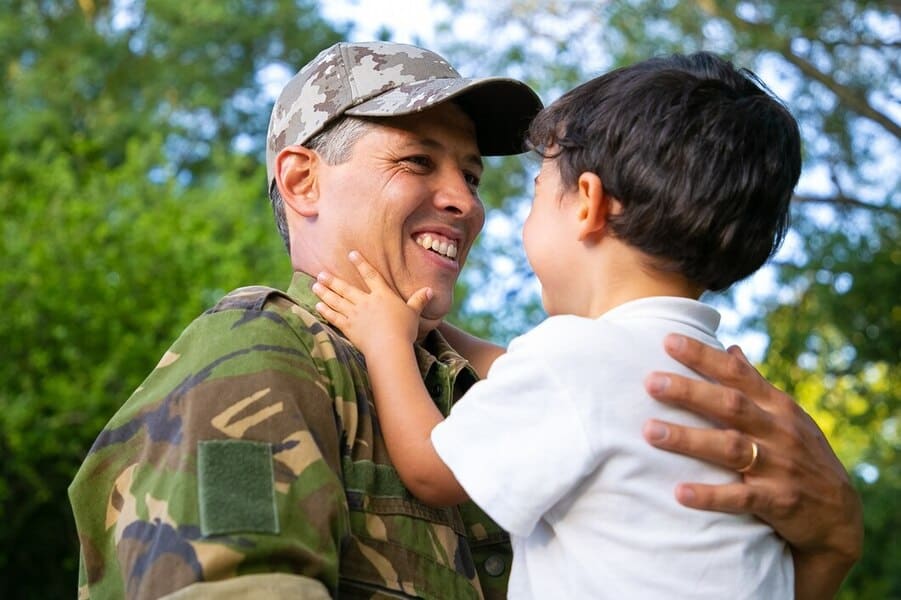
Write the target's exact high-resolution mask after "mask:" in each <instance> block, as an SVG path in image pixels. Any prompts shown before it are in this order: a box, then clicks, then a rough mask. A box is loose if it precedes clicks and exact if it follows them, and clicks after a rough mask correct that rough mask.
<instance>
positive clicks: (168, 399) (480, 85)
mask: <svg viewBox="0 0 901 600" xmlns="http://www.w3.org/2000/svg"><path fill="white" fill-rule="evenodd" d="M540 106H541V105H540V102H539V100H538V99H537V97H536V96H535V94H534V93H533V92H532V91H531V90H529V89H528V88H527V87H526V86H524V85H523V84H521V83H519V82H516V81H512V80H509V79H502V78H490V79H478V80H474V79H464V78H461V77H460V76H459V75H458V74H457V73H456V71H454V70H453V69H452V68H451V67H450V66H449V65H448V64H447V62H446V61H444V60H443V59H442V58H441V57H439V56H437V55H435V54H433V53H431V52H428V51H426V50H422V49H420V48H415V47H412V46H405V45H400V44H390V43H368V44H338V45H335V46H333V47H331V48H328V49H326V50H324V51H323V52H322V53H321V54H320V55H319V56H317V57H316V59H314V60H313V61H312V62H311V63H310V64H308V65H307V66H306V67H304V68H303V69H302V70H301V71H300V72H299V73H298V74H297V75H296V76H295V77H294V78H293V79H292V80H291V81H290V82H289V83H288V85H287V86H286V87H285V90H284V91H283V92H282V94H281V96H280V97H279V99H278V101H277V102H276V105H275V109H274V110H273V114H272V119H271V122H270V131H269V144H268V148H267V172H268V184H269V194H270V199H271V201H272V203H273V208H274V211H275V214H276V221H277V224H278V228H279V231H280V232H281V233H282V236H283V239H284V240H285V242H286V245H287V246H288V250H289V253H290V255H291V260H292V265H293V268H294V271H295V273H294V279H293V281H292V283H291V286H290V287H289V288H288V290H287V292H284V293H283V292H279V291H276V290H271V289H268V288H259V287H254V288H242V289H239V290H236V291H234V292H232V293H231V294H228V295H227V296H226V297H225V298H223V299H222V300H221V301H220V302H219V303H218V304H217V305H216V306H215V307H213V308H212V309H210V310H209V311H207V313H205V314H204V315H202V316H201V317H199V318H198V319H197V320H196V321H195V322H194V323H192V324H191V325H190V326H189V327H188V328H187V329H186V330H185V331H184V332H183V334H182V335H181V337H180V338H179V339H178V340H177V341H176V342H175V344H174V345H173V346H172V348H171V349H170V350H169V351H167V352H166V354H165V355H164V356H163V358H162V359H161V361H160V363H159V364H158V365H157V367H156V369H155V370H154V371H153V372H152V373H151V374H150V375H149V377H148V378H147V380H146V381H145V382H144V384H143V385H142V386H141V387H140V388H139V389H138V390H137V391H136V392H135V394H134V395H133V396H132V397H131V398H130V399H129V400H128V401H127V402H126V404H125V405H124V406H123V407H122V409H121V410H120V411H119V412H118V413H117V414H116V415H115V416H114V417H113V418H112V420H111V421H110V423H109V424H108V425H107V427H106V428H105V429H104V431H103V432H102V433H101V434H100V436H99V437H98V438H97V441H96V442H95V444H94V446H93V447H92V449H91V452H90V454H89V456H88V457H87V458H86V459H85V462H84V464H83V465H82V468H81V469H80V470H79V473H78V474H77V476H76V478H75V481H74V482H73V484H72V487H71V489H70V496H71V498H72V504H73V508H74V512H75V517H76V522H77V526H78V531H79V536H80V539H81V545H82V552H81V559H82V560H81V565H82V569H81V577H80V589H79V595H80V596H81V597H92V598H118V597H123V596H127V597H129V598H158V597H167V598H194V597H217V598H219V597H224V598H232V597H234V598H239V597H240V598H254V597H260V598H280V597H294V598H298V597H299V598H327V597H333V596H335V595H338V594H339V593H340V596H341V597H342V598H359V597H367V598H372V597H383V598H384V597H427V598H479V597H497V598H500V597H503V596H504V592H505V587H506V577H507V574H508V571H509V564H510V563H509V560H510V548H509V543H508V538H507V536H506V534H505V533H504V532H503V531H502V530H500V528H498V527H497V526H496V525H494V524H493V523H492V522H491V521H490V520H488V519H487V517H486V516H485V515H484V514H483V513H481V511H479V510H478V508H477V507H475V506H474V505H472V504H467V505H463V506H462V507H461V508H459V509H433V508H430V507H428V506H425V505H423V504H421V503H419V502H418V501H416V500H415V499H414V498H413V497H412V496H411V495H410V494H409V492H407V490H405V489H404V487H403V486H402V485H401V483H400V481H399V479H398V477H397V474H396V473H395V471H394V469H393V468H392V466H391V463H390V461H389V459H388V456H387V453H386V450H385V446H384V443H383V440H382V438H381V435H380V430H379V425H378V418H377V415H375V413H374V408H373V406H372V403H371V402H370V398H369V395H370V388H369V383H368V377H367V373H366V367H365V363H364V360H363V357H362V356H361V355H360V354H359V352H357V350H356V349H355V348H354V347H353V346H351V345H350V344H349V342H347V340H346V339H345V338H343V337H342V336H341V334H340V333H339V332H337V331H335V330H333V329H331V328H330V327H328V326H327V325H326V324H325V321H323V320H322V319H321V318H320V317H319V316H318V314H317V313H316V311H315V309H314V305H315V302H316V298H315V296H314V295H313V294H312V292H311V290H310V289H309V287H310V285H311V283H312V278H311V277H310V275H309V274H310V273H317V272H319V271H320V270H323V269H328V270H329V271H331V272H333V273H336V274H338V275H340V276H341V277H344V278H346V279H351V280H354V279H353V277H355V275H354V273H355V270H354V269H353V266H352V265H351V264H350V263H349V262H348V261H347V259H346V256H347V252H348V251H349V250H350V249H351V248H355V249H358V250H360V251H361V252H362V253H363V254H364V255H365V256H367V257H368V258H369V259H370V261H371V262H372V264H373V265H374V266H375V267H376V268H377V269H378V270H379V271H380V273H381V274H382V276H383V277H384V278H385V279H386V280H387V281H388V282H389V283H390V285H391V286H392V287H393V288H394V289H395V290H397V291H398V292H399V293H400V294H401V295H402V296H404V297H408V296H409V295H410V294H411V293H412V292H413V291H415V290H417V289H419V288H421V287H424V286H429V287H431V288H432V289H433V291H434V296H433V298H432V300H431V301H430V303H429V304H428V306H427V307H426V309H425V310H424V311H423V315H424V319H423V322H422V324H421V328H420V341H419V343H418V345H417V347H416V353H417V357H418V362H419V366H420V370H421V373H422V377H423V380H424V381H425V383H426V385H427V388H428V389H429V391H430V394H431V395H432V397H433V399H434V401H435V403H436V404H437V405H438V406H439V408H440V409H441V410H442V412H444V413H445V414H446V413H447V412H448V411H449V410H450V406H451V405H452V404H453V403H454V402H455V401H456V399H458V398H459V397H460V396H461V395H462V393H463V392H464V391H465V390H466V389H467V388H468V387H469V386H470V385H472V383H473V382H474V381H475V380H476V377H477V376H476V374H475V372H474V371H473V370H472V369H471V367H470V366H469V365H468V364H467V363H466V362H465V361H464V360H463V359H462V358H461V357H460V356H459V355H458V354H457V353H456V352H454V350H453V349H452V348H451V347H450V346H449V345H448V344H447V342H446V341H445V340H444V338H443V337H441V335H440V334H439V333H438V332H437V331H435V327H436V326H437V324H438V323H440V321H441V319H442V318H443V317H444V316H445V314H446V313H447V312H448V310H449V309H450V306H451V300H452V292H453V286H454V283H455V281H456V278H457V276H458V274H459V269H460V268H461V266H462V265H463V263H464V261H465V258H466V255H467V252H468V250H469V248H470V247H471V245H472V242H473V240H474V238H475V236H476V234H477V233H478V231H479V229H480V228H481V226H482V223H483V220H484V209H483V207H482V204H481V202H480V200H479V198H478V195H477V188H478V181H479V177H480V176H481V172H482V164H481V156H482V155H493V154H514V153H517V152H519V151H521V140H522V133H523V132H524V130H525V128H526V126H527V124H528V122H529V120H530V119H531V117H532V116H533V115H534V114H535V113H536V112H537V111H538V109H539V108H540ZM358 283H359V282H358ZM670 346H671V347H670V348H669V349H668V351H670V352H671V354H673V356H674V357H676V358H677V359H680V360H681V361H682V362H684V363H685V364H686V365H688V366H689V367H692V368H694V369H695V370H697V371H698V372H700V373H701V374H702V375H705V376H707V377H709V378H710V379H712V380H715V381H719V382H721V383H723V384H725V385H726V386H729V387H722V386H720V385H717V384H714V383H707V382H701V381H694V380H688V379H685V378H681V377H678V376H674V375H672V374H654V375H653V376H651V377H650V378H649V380H648V389H649V392H650V393H651V394H652V395H654V396H655V397H657V398H659V399H661V400H663V401H665V402H672V403H676V404H680V405H682V406H685V407H687V408H689V409H690V410H694V411H695V412H698V413H701V414H704V415H706V416H708V417H711V418H713V419H715V420H716V421H718V422H721V423H723V424H724V426H725V427H726V429H723V430H689V429H686V428H683V427H679V426H676V425H672V424H665V423H657V422H651V423H649V424H648V426H647V427H646V431H645V435H646V436H647V437H648V439H649V441H651V443H653V444H655V445H657V446H659V447H661V448H665V449H668V450H672V451H676V452H681V453H685V454H688V455H691V456H696V457H698V458H701V459H703V460H707V461H709V462H713V463H716V464H720V465H724V466H727V467H730V468H734V469H736V470H739V471H741V472H743V473H745V481H744V482H743V483H740V484H733V485H730V486H713V487H705V486H699V485H691V484H687V485H684V486H682V487H680V488H679V489H678V490H677V496H678V497H679V499H680V501H681V502H683V503H684V504H686V505H688V506H692V507H695V508H702V509H713V510H723V511H730V512H751V513H754V514H756V515H758V516H759V517H760V518H762V519H764V520H765V521H767V522H769V523H770V524H771V525H772V526H773V527H774V528H775V529H776V531H777V532H779V533H780V534H781V535H783V536H784V537H785V538H786V539H787V540H788V541H789V543H790V544H791V545H792V549H793V554H794V556H795V562H796V568H797V571H798V579H799V583H803V584H804V588H803V589H804V593H806V594H808V595H809V596H810V597H823V595H824V594H826V595H828V594H830V593H833V592H834V591H835V589H837V586H838V585H839V584H840V582H841V580H842V578H843V577H844V574H845V573H846V572H847V569H848V568H849V567H850V566H851V564H853V562H854V561H855V560H856V558H857V556H858V555H859V551H860V537H861V530H862V528H861V525H860V518H861V515H860V506H859V501H858V500H857V497H856V496H855V495H854V493H853V491H852V490H851V488H850V486H849V484H848V481H847V477H846V475H845V473H844V470H843V469H842V468H841V465H840V464H839V463H838V461H837V460H836V459H835V456H834V454H833V453H832V452H831V450H830V449H829V448H828V445H826V444H825V441H824V440H823V437H822V434H821V433H820V432H819V430H818V429H817V428H816V426H815V425H814V424H813V422H812V421H811V420H810V419H809V418H808V417H807V416H806V415H804V414H803V412H801V411H800V409H798V408H796V407H795V406H794V404H793V403H792V402H791V399H790V398H787V397H786V396H785V395H784V394H781V393H779V392H778V391H776V390H774V389H773V388H772V387H770V386H769V385H768V384H766V382H765V381H764V380H763V379H762V378H760V376H759V375H758V374H757V373H756V372H755V371H754V370H753V369H752V368H750V367H749V366H748V365H747V363H746V362H744V361H743V360H741V358H740V357H739V356H737V355H736V354H733V355H729V354H725V353H721V352H715V351H713V350H710V349H706V348H702V347H699V346H698V345H696V344H694V343H692V342H691V341H688V340H685V339H684V338H672V339H671V340H670ZM636 435H638V432H636ZM485 460H491V457H485ZM598 559H599V560H602V559H603V557H598ZM649 576H653V574H649Z"/></svg>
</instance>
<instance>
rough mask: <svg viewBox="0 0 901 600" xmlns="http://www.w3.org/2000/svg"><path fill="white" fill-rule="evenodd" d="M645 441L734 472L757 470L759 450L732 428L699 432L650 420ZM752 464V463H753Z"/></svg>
mask: <svg viewBox="0 0 901 600" xmlns="http://www.w3.org/2000/svg"><path fill="white" fill-rule="evenodd" d="M643 433H644V436H645V438H646V439H647V440H648V441H649V442H650V443H651V444H653V445H654V446H655V447H657V448H661V449H663V450H669V451H670V452H675V453H677V454H684V455H685V456H691V457H694V458H698V459H700V460H703V461H705V462H709V463H713V464H716V465H719V466H721V467H725V468H727V469H731V470H733V471H738V470H739V469H741V468H745V467H748V466H749V465H751V467H748V468H747V469H746V471H748V470H750V469H751V468H753V469H754V470H758V469H760V464H761V459H762V457H761V454H762V453H763V452H762V450H763V449H762V447H761V445H760V443H759V442H756V446H757V448H756V449H757V453H756V454H757V455H756V457H755V456H754V445H753V444H752V440H751V439H750V438H749V437H748V436H746V435H745V434H743V433H741V432H739V431H736V430H734V429H701V428H696V427H688V426H685V425H677V424H675V423H667V422H663V421H657V420H651V421H648V422H647V423H646V424H645V427H644V431H643ZM752 461H753V464H752Z"/></svg>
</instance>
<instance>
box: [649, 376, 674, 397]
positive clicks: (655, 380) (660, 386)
mask: <svg viewBox="0 0 901 600" xmlns="http://www.w3.org/2000/svg"><path fill="white" fill-rule="evenodd" d="M669 383H670V380H669V377H667V376H666V375H658V374H654V375H650V376H649V377H648V391H649V392H651V393H652V394H659V393H661V392H663V391H665V390H666V388H668V387H669Z"/></svg>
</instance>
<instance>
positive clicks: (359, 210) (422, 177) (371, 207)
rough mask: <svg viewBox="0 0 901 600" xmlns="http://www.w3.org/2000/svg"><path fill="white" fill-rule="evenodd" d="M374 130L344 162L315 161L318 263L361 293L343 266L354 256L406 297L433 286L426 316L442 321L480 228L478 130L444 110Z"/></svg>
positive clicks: (381, 123)
mask: <svg viewBox="0 0 901 600" xmlns="http://www.w3.org/2000/svg"><path fill="white" fill-rule="evenodd" d="M375 123H376V125H375V126H374V127H372V128H371V129H370V130H369V131H367V132H366V133H365V134H364V135H363V136H362V137H361V138H360V139H359V140H358V141H357V142H356V143H355V144H354V146H353V149H352V151H351V156H350V159H349V160H347V161H345V162H344V163H342V164H338V165H326V164H324V163H322V162H321V161H320V164H319V167H318V171H317V185H318V187H319V194H320V200H319V213H318V217H317V219H318V220H319V221H320V225H321V226H322V228H321V229H320V228H319V227H317V229H320V231H323V232H325V233H324V235H325V236H328V237H327V239H326V244H325V245H327V246H328V248H319V249H318V250H317V251H316V253H317V254H319V255H320V257H319V258H320V260H319V261H318V262H320V263H321V265H322V266H325V267H326V268H329V269H331V270H333V271H335V272H336V273H337V274H339V275H340V276H342V277H344V278H345V279H348V280H349V281H354V282H356V283H357V284H358V285H361V284H362V282H361V281H360V279H359V276H358V275H357V273H356V270H355V269H354V267H353V266H352V265H351V263H350V262H349V261H348V259H347V253H348V252H349V251H350V250H359V251H360V252H361V253H362V254H363V256H364V257H365V258H366V259H367V260H368V261H369V262H370V263H371V264H372V265H373V266H374V267H375V268H376V269H377V270H378V271H379V272H380V273H381V274H382V276H383V277H384V278H385V279H386V280H387V282H388V284H389V285H390V286H392V287H393V288H394V289H395V290H396V291H397V292H398V293H399V294H400V295H401V296H403V298H405V299H407V298H409V297H410V295H411V294H413V292H415V291H416V290H418V289H420V288H422V287H425V286H429V287H431V288H432V290H433V292H434V296H433V298H432V300H431V301H430V302H429V304H428V306H426V308H425V310H424V311H423V317H424V318H425V319H429V320H437V319H441V318H443V317H444V316H445V315H446V314H447V312H448V311H449V310H450V308H451V304H452V302H453V289H454V284H455V283H456V281H457V276H458V275H459V273H460V269H461V267H462V266H463V263H464V261H465V260H466V256H467V254H468V252H469V249H470V247H471V246H472V243H473V241H474V240H475V237H476V235H477V234H478V232H479V231H480V230H481V228H482V225H483V224H484V221H485V211H484V207H483V206H482V202H481V200H480V199H479V197H478V193H477V188H478V183H479V179H480V177H481V175H482V161H481V157H480V154H479V150H478V146H477V145H476V138H475V128H474V126H473V124H472V122H471V121H470V119H469V118H468V117H467V116H466V114H465V113H464V112H463V111H462V110H461V109H460V108H458V107H457V106H455V105H453V104H451V103H444V104H441V105H438V106H437V107H435V108H432V109H429V110H426V111H424V112H421V113H417V114H414V115H408V116H402V117H393V118H386V119H380V120H378V121H376V122H375Z"/></svg>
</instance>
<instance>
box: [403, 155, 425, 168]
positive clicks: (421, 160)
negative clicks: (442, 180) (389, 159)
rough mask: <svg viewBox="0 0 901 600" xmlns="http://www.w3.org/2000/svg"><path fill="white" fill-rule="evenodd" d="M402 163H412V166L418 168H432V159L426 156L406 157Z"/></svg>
mask: <svg viewBox="0 0 901 600" xmlns="http://www.w3.org/2000/svg"><path fill="white" fill-rule="evenodd" d="M404 162H408V163H413V164H414V165H417V166H419V167H431V166H432V159H430V158H429V157H428V156H425V155H421V154H417V155H414V156H408V157H407V158H405V159H404Z"/></svg>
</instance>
